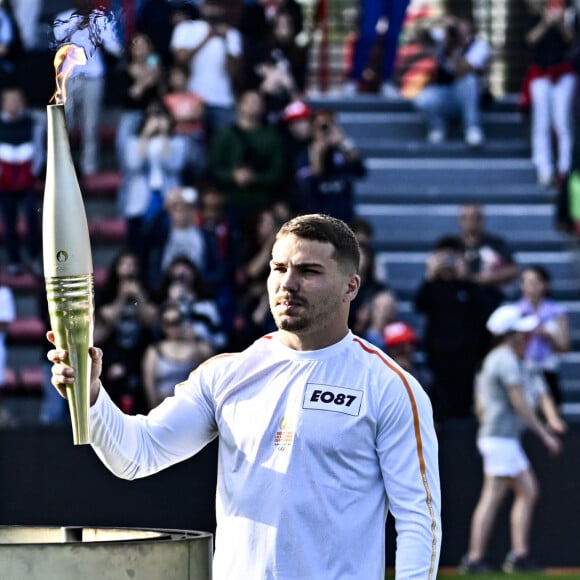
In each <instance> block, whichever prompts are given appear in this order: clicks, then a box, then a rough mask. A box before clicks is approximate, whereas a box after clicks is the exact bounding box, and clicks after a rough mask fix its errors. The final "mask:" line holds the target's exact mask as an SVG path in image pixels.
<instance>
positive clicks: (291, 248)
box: [268, 235, 360, 350]
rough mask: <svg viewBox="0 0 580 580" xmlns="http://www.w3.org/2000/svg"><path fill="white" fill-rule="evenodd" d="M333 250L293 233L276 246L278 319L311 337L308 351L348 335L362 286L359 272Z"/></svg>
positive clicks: (271, 289)
mask: <svg viewBox="0 0 580 580" xmlns="http://www.w3.org/2000/svg"><path fill="white" fill-rule="evenodd" d="M333 250H334V248H333V247H332V245H331V244H329V243H323V242H318V241H314V240H304V239H301V238H298V237H296V236H294V235H286V236H283V237H281V238H280V239H279V240H278V241H277V242H276V243H275V244H274V248H273V250H272V261H271V262H270V275H269V277H268V294H269V298H270V309H271V311H272V315H273V316H274V321H275V322H276V326H277V327H278V328H279V329H280V330H283V331H288V332H289V333H292V334H295V335H297V336H298V337H299V339H300V342H302V343H303V344H304V342H306V340H307V343H308V348H307V349H308V350H312V349H316V348H322V347H323V346H328V345H329V344H333V343H334V342H335V341H337V340H340V338H342V337H343V336H344V333H345V330H346V320H347V317H348V308H349V304H350V302H351V301H352V299H353V298H354V297H355V296H356V293H357V291H358V287H359V284H360V280H359V277H358V276H357V275H356V274H354V273H351V274H345V273H344V272H343V271H341V269H340V268H339V265H338V263H337V262H336V260H334V259H333V257H332V255H333ZM287 338H288V343H289V345H291V346H292V345H293V341H292V339H291V338H290V337H287Z"/></svg>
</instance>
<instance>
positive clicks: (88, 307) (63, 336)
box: [45, 274, 94, 445]
mask: <svg viewBox="0 0 580 580" xmlns="http://www.w3.org/2000/svg"><path fill="white" fill-rule="evenodd" d="M45 285H46V296H47V299H48V313H49V316H50V324H51V327H52V330H53V332H54V337H55V343H56V347H57V348H62V349H64V350H66V351H67V352H68V359H67V360H66V361H65V362H66V363H67V364H69V365H70V366H71V367H73V368H74V369H75V382H74V384H72V385H67V389H66V390H67V399H68V405H69V410H70V414H71V423H72V430H73V443H74V444H75V445H85V444H87V443H90V437H89V401H90V378H91V360H90V356H89V347H91V346H92V345H93V327H94V284H93V275H92V274H86V275H79V276H58V277H52V278H46V279H45Z"/></svg>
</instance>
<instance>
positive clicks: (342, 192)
mask: <svg viewBox="0 0 580 580" xmlns="http://www.w3.org/2000/svg"><path fill="white" fill-rule="evenodd" d="M365 175H366V168H365V166H364V163H363V161H362V159H361V157H360V154H359V152H358V150H357V148H356V145H355V143H354V141H353V140H352V139H349V138H348V137H347V135H346V134H345V133H344V131H343V129H342V127H340V125H339V124H338V122H337V119H336V114H335V113H334V111H331V110H328V109H319V110H318V111H315V112H314V114H313V116H312V142H311V144H310V149H309V156H308V167H305V168H303V169H300V170H298V182H299V187H300V190H301V192H300V198H301V199H302V200H304V202H305V204H306V209H305V211H307V212H312V213H324V214H328V215H331V216H333V217H336V218H338V219H341V220H343V221H345V222H347V223H348V222H350V221H351V220H352V219H353V217H354V181H355V180H356V179H361V178H363V177H365Z"/></svg>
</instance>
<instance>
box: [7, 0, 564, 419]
mask: <svg viewBox="0 0 580 580" xmlns="http://www.w3.org/2000/svg"><path fill="white" fill-rule="evenodd" d="M371 4H372V3H366V4H365V6H366V9H368V10H370V9H371V8H372V7H371ZM393 4H396V3H393ZM9 5H10V3H7V6H8V7H9ZM236 6H237V5H236ZM238 8H239V10H238V9H236V10H233V9H232V7H231V6H229V5H228V4H226V3H224V2H222V1H221V0H205V1H204V2H202V3H189V2H165V1H157V0H149V1H147V2H142V3H141V4H140V11H139V12H138V13H137V15H136V16H137V19H136V23H137V27H136V30H135V31H134V32H132V34H131V35H130V36H128V37H126V38H125V42H124V46H121V45H120V44H119V43H118V41H117V40H115V38H113V36H114V35H112V29H111V24H110V22H109V20H108V19H107V18H106V17H105V15H104V14H103V13H102V12H98V11H97V13H95V12H94V5H93V3H92V2H91V0H71V10H70V11H69V12H67V13H61V14H59V15H57V18H56V24H57V26H56V30H55V37H57V39H58V38H60V39H61V40H63V39H64V40H74V38H75V35H76V34H80V33H81V32H82V31H84V30H85V24H86V27H88V28H91V27H92V30H93V33H95V32H94V30H97V32H98V36H99V38H100V44H101V46H102V47H103V48H104V49H108V50H109V51H110V52H111V53H113V54H114V55H116V58H117V61H116V62H117V65H116V66H117V67H118V69H119V71H120V75H119V77H118V79H119V82H120V87H117V89H118V90H120V91H121V96H122V102H121V108H120V115H119V119H118V123H117V126H116V137H115V149H114V151H115V155H116V164H117V168H118V170H119V171H120V174H121V184H120V187H119V190H118V196H117V207H118V212H119V216H121V217H122V218H123V219H124V221H125V224H126V237H125V240H124V242H125V243H124V245H123V247H122V249H120V250H119V252H118V254H117V256H116V257H115V259H114V261H113V262H112V263H111V264H110V265H109V269H108V272H107V276H106V282H105V284H104V286H99V287H97V293H96V299H97V306H96V320H95V322H96V326H95V342H96V343H98V344H103V345H105V346H107V347H108V350H109V352H113V353H116V355H115V356H112V357H109V359H108V361H107V365H108V366H107V368H106V369H104V371H103V376H104V377H105V380H106V381H107V384H108V386H109V389H110V392H111V394H112V396H113V398H115V400H116V401H117V403H118V404H119V405H120V406H121V407H122V408H124V409H125V410H128V411H130V412H142V411H146V410H147V409H148V408H150V407H151V406H152V405H154V404H155V403H156V402H157V401H158V400H159V397H161V396H164V393H165V394H166V393H167V384H169V383H170V382H171V381H173V382H174V383H175V382H178V379H179V376H178V375H180V373H181V376H182V377H183V378H185V377H186V376H187V372H188V370H191V369H192V368H193V367H195V366H196V365H197V364H199V362H201V361H202V360H204V359H205V358H208V357H209V356H211V355H213V354H215V353H219V352H224V351H225V350H237V349H241V348H244V347H245V346H247V345H248V344H249V343H250V342H252V341H253V340H255V339H256V338H257V337H259V336H261V335H262V334H264V333H267V332H269V331H271V330H273V329H274V325H273V320H272V318H271V315H270V312H269V306H268V301H267V296H266V291H265V288H266V285H265V280H266V277H267V275H268V271H269V265H268V262H269V259H270V252H271V248H272V244H273V240H274V236H275V234H276V231H277V229H278V227H279V225H280V224H281V223H283V222H284V221H286V220H287V219H288V218H290V217H291V216H292V215H295V214H297V213H306V212H322V213H328V214H331V215H333V216H335V217H339V218H341V219H343V220H345V221H346V222H348V223H349V224H351V226H352V228H353V230H354V231H355V232H356V235H357V237H358V239H359V241H360V244H361V265H360V272H361V280H362V283H361V289H360V292H359V294H358V296H357V299H356V300H355V301H354V303H353V304H352V308H351V314H350V321H349V324H350V327H351V328H352V329H353V331H354V332H355V333H357V334H358V335H360V336H363V337H364V338H366V339H367V340H369V341H370V342H371V343H373V344H375V345H377V346H379V347H382V348H385V349H386V350H387V351H389V352H390V349H391V348H392V349H393V353H394V354H396V355H397V356H400V357H401V361H402V363H401V364H402V365H403V366H404V367H405V368H414V369H416V370H417V372H418V373H420V374H422V375H423V376H425V383H426V384H425V385H424V386H425V388H426V389H427V390H428V391H429V393H430V395H431V396H432V399H433V402H434V407H435V412H436V416H437V417H438V418H439V419H440V420H441V421H444V420H446V419H452V418H465V417H471V416H472V415H473V391H472V388H471V385H472V384H473V382H474V377H475V374H476V372H477V369H478V366H479V364H480V363H481V360H482V358H483V356H484V354H485V351H486V345H487V341H488V339H489V336H488V335H487V334H486V328H485V322H486V320H487V317H488V316H489V314H490V313H491V312H492V311H493V310H494V309H495V308H496V307H497V306H498V305H499V304H500V303H501V302H502V301H503V300H504V299H505V296H504V294H503V292H502V289H503V287H504V286H505V285H506V284H508V283H511V282H513V281H514V280H515V279H516V278H517V276H518V271H519V268H518V265H517V264H516V263H515V261H514V258H513V255H512V253H511V251H510V249H509V248H508V247H507V245H506V244H505V242H504V241H503V240H501V239H500V238H498V237H496V236H493V235H491V234H489V233H488V232H487V231H485V228H484V216H483V212H482V209H481V208H480V207H479V206H478V205H477V204H466V205H465V206H463V207H462V208H461V211H460V214H459V215H458V232H457V234H455V232H450V234H453V235H448V236H445V237H443V238H441V239H440V240H439V241H438V242H437V243H436V244H435V246H434V248H433V251H432V253H431V254H430V256H429V258H428V261H427V263H426V268H425V276H424V279H423V280H418V281H417V289H416V290H417V292H416V296H415V298H414V301H413V306H414V309H415V312H416V313H419V314H421V315H422V316H423V317H424V319H425V329H424V333H423V336H421V335H420V334H421V332H420V331H422V329H418V328H412V327H410V326H409V324H408V322H402V320H401V314H400V312H399V309H398V303H397V296H396V294H395V293H394V292H393V291H392V289H391V288H389V285H388V280H387V279H386V276H385V274H384V272H381V270H380V267H379V264H377V263H375V262H376V261H375V255H374V249H373V248H374V240H373V231H372V227H371V226H370V224H369V223H367V222H365V221H364V220H362V219H360V218H359V217H358V216H357V215H356V212H355V206H354V190H355V187H356V181H357V180H358V179H362V178H364V177H365V175H366V171H367V169H366V166H365V161H364V159H363V158H362V157H361V155H360V153H359V151H358V149H357V147H356V143H355V142H354V141H353V139H351V138H350V137H349V135H348V134H347V133H346V132H345V130H344V129H343V128H342V127H341V125H340V123H339V119H338V118H337V115H336V114H335V112H334V111H332V110H329V109H322V108H319V109H316V110H313V109H312V107H311V105H310V104H309V102H308V98H307V93H306V76H307V61H308V51H309V43H308V40H306V41H305V40H304V38H306V39H307V37H308V35H305V34H304V18H303V14H302V8H301V5H300V4H299V3H298V2H296V1H295V0H276V1H274V2H248V3H243V4H242V5H240V6H238ZM398 9H400V10H402V14H404V11H405V9H406V2H401V3H400V5H399V7H398ZM8 11H9V10H8ZM73 11H74V14H73ZM373 14H374V13H371V12H369V13H368V14H367V16H368V17H369V18H371V19H372V18H374V16H373ZM1 16H2V14H1V12H0V17H1ZM552 20H555V18H554V17H553V15H552V14H551V16H550V22H551V21H552ZM13 26H14V30H16V31H17V26H16V24H15V22H14V21H13ZM534 26H537V25H534ZM546 26H548V24H546ZM95 34H96V33H95ZM17 36H18V35H17V34H16V37H17ZM536 36H538V37H540V36H541V35H540V34H537V35H536ZM422 38H423V42H424V43H425V45H426V46H428V47H429V49H430V50H432V51H433V54H434V55H435V57H436V59H437V63H438V68H437V71H438V76H436V77H434V78H433V79H432V82H431V83H429V84H428V85H427V86H425V87H424V88H423V90H422V91H420V92H419V93H418V95H417V96H416V98H415V105H416V106H417V108H418V109H420V110H421V111H423V112H424V113H425V114H426V116H427V119H428V120H429V131H428V140H429V141H430V142H431V143H432V144H438V143H440V142H441V141H443V140H444V138H445V137H446V124H447V123H448V122H449V121H451V118H452V117H453V116H454V115H458V116H459V117H460V118H462V122H463V128H464V130H465V134H464V136H465V139H466V142H467V144H468V145H470V146H480V145H482V143H483V139H484V135H483V132H482V131H481V122H480V115H479V105H480V98H481V95H482V91H483V89H484V85H483V83H482V79H483V77H484V72H485V69H486V67H487V64H488V60H489V56H490V53H489V47H488V46H487V45H485V43H484V42H483V41H481V39H479V38H478V37H477V36H476V35H475V32H474V30H473V28H472V27H471V26H470V25H469V24H468V23H466V22H465V21H463V20H460V19H457V18H454V17H446V18H445V19H443V20H442V21H441V26H440V27H439V25H437V27H434V28H433V29H432V30H430V31H429V34H428V35H427V36H424V37H422ZM534 38H535V37H534ZM79 42H82V43H86V38H81V40H79ZM365 42H367V41H366V40H365ZM389 42H390V43H392V39H390V40H389ZM363 44H364V42H363ZM100 50H101V49H100V48H99V49H98V50H93V51H90V58H89V64H90V62H91V60H93V64H91V65H90V66H88V65H87V66H88V68H87V69H86V70H84V69H83V67H78V68H79V71H80V72H79V73H78V76H79V78H80V79H81V80H80V81H79V82H78V83H76V81H75V78H76V77H74V76H73V78H72V79H71V81H70V82H71V83H72V84H71V93H70V94H71V98H72V100H73V101H74V100H75V98H76V97H75V95H74V93H75V91H76V89H75V86H76V85H75V83H76V84H78V85H79V86H82V90H85V89H87V87H88V86H89V85H90V86H94V89H90V92H91V95H90V97H89V98H86V96H83V95H80V94H79V100H80V101H82V102H83V103H84V106H85V107H86V106H88V102H89V101H90V100H92V101H94V102H93V104H94V105H95V107H94V108H93V109H92V110H85V111H84V112H83V113H82V115H81V116H80V118H79V119H81V120H82V123H81V129H82V130H81V148H80V152H81V154H80V157H79V163H78V170H79V173H80V175H81V176H86V175H90V174H91V173H93V172H95V171H96V170H97V169H98V168H99V164H100V155H99V152H98V147H97V144H95V141H94V139H95V135H96V134H97V133H98V131H96V130H95V129H94V125H93V124H91V123H95V122H98V119H99V113H100V108H101V107H102V91H103V85H102V81H103V76H102V67H103V66H105V64H106V61H104V60H103V58H102V57H103V55H102V54H101V53H100V52H99V51H100ZM357 50H360V48H359V49H357ZM357 54H358V53H357ZM357 58H359V59H360V55H359V56H358V57H357ZM14 62H16V61H14ZM0 64H1V63H0ZM361 66H362V65H361V63H360V62H359V61H358V60H357V67H356V70H358V69H359V68H360V67H361ZM385 67H386V68H385V70H386V71H387V72H388V79H386V80H388V82H389V83H390V84H392V82H391V81H392V79H391V76H392V63H390V64H389V63H386V64H385ZM87 71H88V72H87ZM91 71H96V72H95V74H96V73H97V72H98V73H99V75H97V76H98V77H99V78H100V80H99V81H98V83H96V84H95V83H93V80H92V77H91V78H90V79H87V78H86V76H87V75H88V74H89V73H90V72H91ZM91 74H92V73H91ZM353 74H354V76H353V78H355V77H356V75H357V74H358V73H356V74H355V73H353ZM385 74H387V73H385ZM89 76H91V75H89ZM2 78H3V79H6V78H7V77H6V76H2ZM385 78H386V77H385ZM11 85H12V83H9V86H8V87H7V88H6V90H4V92H3V99H2V116H1V118H0V137H2V138H3V137H4V135H5V133H6V132H7V131H8V130H9V129H12V128H13V127H15V126H16V123H15V121H14V120H17V121H18V127H19V130H20V133H19V136H20V137H21V138H22V139H25V140H26V143H30V147H32V146H34V147H36V149H30V151H31V158H30V160H28V161H29V163H28V165H26V167H25V168H26V170H27V171H28V173H27V174H26V176H25V177H27V178H28V179H29V181H32V180H34V178H35V177H38V176H39V175H40V174H41V165H42V163H43V161H44V159H43V156H42V151H41V149H42V147H40V148H39V146H38V135H39V129H41V127H39V126H38V124H35V123H34V122H33V121H34V119H32V118H29V116H27V113H26V109H25V102H24V98H23V95H22V91H21V90H19V89H18V88H13V87H12V86H11ZM391 88H392V87H391ZM80 90H81V89H80V88H79V91H80ZM85 92H86V91H85ZM383 92H385V91H383ZM387 92H388V91H387ZM466 103H467V104H466ZM468 105H469V106H468ZM88 117H91V119H90V120H89V119H88ZM70 119H72V117H70ZM435 133H437V135H435ZM87 138H89V141H88V142H87ZM27 150H28V149H27ZM0 162H1V160H0ZM2 175H3V176H4V175H6V172H5V171H3V173H2ZM2 179H4V177H2ZM22 179H24V177H22ZM27 183H28V182H27ZM4 189H6V188H5V187H4ZM0 199H2V202H3V203H4V204H5V205H6V204H7V203H8V201H9V202H10V203H11V204H13V206H14V207H12V206H10V207H5V208H4V211H5V215H6V220H7V221H6V224H7V225H8V226H9V225H10V224H12V225H14V224H15V223H16V221H17V220H16V219H12V218H11V217H10V216H12V215H13V214H14V212H15V211H16V209H17V207H16V204H17V203H19V204H22V205H23V207H24V208H25V209H26V208H28V209H29V210H31V211H28V212H27V216H28V217H29V223H28V227H27V230H28V232H29V235H28V236H27V237H26V244H27V247H26V249H27V253H28V258H29V266H30V269H31V270H32V271H33V272H34V273H35V274H36V275H37V276H40V274H41V273H40V272H39V264H38V254H39V240H38V238H36V237H35V236H34V235H30V232H35V231H38V224H37V221H36V220H37V214H36V213H35V211H34V208H37V207H38V205H39V192H37V191H34V190H33V189H30V188H28V186H26V187H25V186H21V184H20V181H19V182H18V187H17V192H16V193H15V194H14V195H12V196H10V197H7V196H5V195H2V196H0ZM10 212H12V213H10ZM5 236H6V239H7V242H8V244H7V249H8V250H9V256H8V258H9V263H8V264H7V267H8V270H9V271H10V272H11V273H12V274H18V273H19V272H21V271H22V268H23V264H22V262H23V261H22V258H21V255H20V253H21V248H20V246H21V245H22V243H21V242H20V241H19V240H18V239H17V237H18V236H17V232H16V230H15V229H14V228H12V229H11V228H10V227H6V228H5ZM524 275H525V277H526V278H525V280H526V282H525V284H524V288H526V289H527V288H528V287H530V286H531V285H532V283H531V282H530V278H534V277H535V278H537V277H539V278H540V279H541V280H540V281H543V282H545V280H543V276H544V273H543V272H539V271H538V270H532V271H530V272H528V271H527V272H526V273H525V274H524ZM540 281H537V283H538V284H539V283H540ZM543 282H542V283H543ZM528 294H529V293H528V292H527V290H526V292H525V293H524V294H523V296H522V302H521V304H522V308H523V307H524V306H525V307H526V308H528V309H530V308H540V306H538V304H539V299H538V300H536V299H535V298H534V299H532V298H530V297H529V296H528ZM6 303H7V302H6ZM542 304H543V305H542V306H541V308H543V309H545V311H546V316H548V314H550V315H552V314H553V313H554V312H555V314H553V316H556V317H557V316H560V317H561V319H562V320H564V322H559V323H558V324H556V323H553V324H552V326H557V328H558V329H560V332H559V336H558V337H556V338H552V339H549V338H547V337H544V339H543V340H544V342H543V343H542V345H537V348H535V351H534V353H535V354H532V356H535V357H536V358H538V357H540V354H542V356H544V357H545V358H544V359H542V361H540V360H539V359H538V362H539V363H541V364H543V365H544V370H545V372H546V377H547V379H548V380H549V381H550V382H551V384H552V386H553V389H554V394H555V395H556V396H557V384H556V379H555V375H556V372H555V371H556V369H557V364H556V362H555V360H556V359H557V356H556V355H557V353H558V352H563V351H565V350H566V349H567V348H569V337H568V336H567V329H566V328H565V313H564V312H563V311H562V309H558V308H556V307H554V308H552V307H551V305H546V303H542ZM6 311H7V312H8V314H7V315H5V319H6V320H8V321H9V320H10V316H12V317H13V314H12V315H10V308H8V307H6ZM0 322H3V321H0ZM393 324H394V325H395V326H391V325H393ZM401 325H402V326H401ZM550 328H551V327H550ZM546 334H548V331H547V332H546ZM552 334H555V331H554V332H553V333H552ZM537 341H538V342H541V341H542V339H541V338H540V337H538V339H537ZM111 347H112V348H111ZM418 351H421V352H424V353H425V354H426V359H422V358H421V356H420V355H421V353H419V352H418ZM172 353H174V354H173V355H172ZM549 355H550V356H549ZM546 361H547V362H546ZM188 367H189V368H188ZM550 373H551V374H550ZM466 385H467V386H466ZM59 417H60V418H62V415H60V414H59ZM43 421H44V422H50V421H51V419H50V413H44V414H43Z"/></svg>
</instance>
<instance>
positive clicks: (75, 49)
mask: <svg viewBox="0 0 580 580" xmlns="http://www.w3.org/2000/svg"><path fill="white" fill-rule="evenodd" d="M86 62H87V55H86V53H85V51H84V49H83V48H82V47H80V46H76V45H75V44H63V45H62V46H61V47H60V48H59V49H58V50H57V51H56V54H55V55H54V73H55V80H56V91H55V93H54V95H53V96H52V99H51V101H53V100H54V102H55V103H56V104H57V105H64V103H65V101H66V81H67V79H68V78H69V77H70V75H71V73H72V71H73V69H74V67H75V66H77V65H84V64H86Z"/></svg>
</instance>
